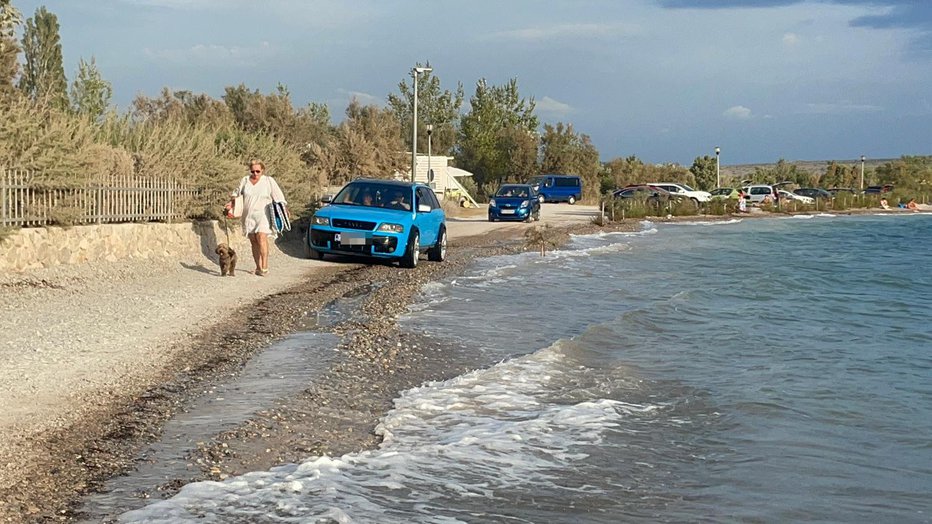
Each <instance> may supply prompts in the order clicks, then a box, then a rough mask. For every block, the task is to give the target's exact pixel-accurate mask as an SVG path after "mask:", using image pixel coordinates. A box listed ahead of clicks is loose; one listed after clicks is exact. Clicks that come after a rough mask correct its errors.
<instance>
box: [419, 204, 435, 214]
mask: <svg viewBox="0 0 932 524" xmlns="http://www.w3.org/2000/svg"><path fill="white" fill-rule="evenodd" d="M431 211H432V209H431V208H430V206H429V205H427V204H418V206H417V212H418V213H430V212H431Z"/></svg>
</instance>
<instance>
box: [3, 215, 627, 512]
mask: <svg viewBox="0 0 932 524" xmlns="http://www.w3.org/2000/svg"><path fill="white" fill-rule="evenodd" d="M544 210H545V211H544V219H543V223H544V224H550V225H552V226H554V228H555V230H558V231H559V234H560V235H562V236H563V237H564V238H565V236H566V235H565V233H566V232H567V231H585V230H591V228H593V227H594V226H592V225H591V218H592V217H593V216H594V215H595V214H596V213H597V210H596V209H595V208H594V207H587V206H581V205H576V206H567V205H548V206H545V207H544ZM448 227H449V231H450V250H449V258H448V260H447V261H446V262H444V263H442V264H435V263H425V264H420V265H419V267H418V268H417V269H416V270H414V271H409V270H400V269H399V268H397V267H394V266H388V265H366V264H360V263H359V262H358V261H354V260H352V259H342V260H336V261H328V260H325V261H316V260H306V259H303V258H300V257H296V256H292V255H289V254H287V253H294V252H296V251H298V250H297V249H294V247H295V246H288V245H280V246H279V248H278V249H276V250H274V253H273V256H272V265H271V268H272V272H271V274H270V275H268V276H267V277H256V276H254V275H250V274H249V273H248V272H247V270H248V268H249V267H250V265H249V264H250V262H249V261H245V263H241V266H240V267H241V268H243V269H242V271H239V272H238V273H237V277H236V278H219V271H218V268H217V266H216V264H215V263H214V261H212V260H209V259H208V258H207V257H199V258H198V259H191V260H160V261H151V260H149V261H122V262H114V263H107V264H100V265H93V266H89V265H82V266H61V267H56V268H50V269H43V270H35V271H30V272H28V273H17V274H5V275H0V288H2V289H3V293H2V298H0V309H2V310H3V312H4V315H3V316H2V318H0V333H3V337H2V342H0V352H2V356H3V358H2V359H0V399H2V403H3V406H2V409H0V434H2V438H0V464H3V466H4V467H3V468H0V519H3V520H4V521H8V522H22V521H47V520H75V519H79V518H81V517H82V516H81V515H80V514H79V513H78V509H79V507H80V506H79V503H80V501H81V499H82V496H83V495H84V494H86V493H89V492H94V491H95V490H96V489H99V488H100V486H101V483H102V482H104V481H105V480H106V479H108V478H111V477H113V476H114V475H117V474H120V473H121V472H125V471H127V470H130V469H131V468H132V467H133V461H134V459H135V458H136V454H137V453H138V452H139V450H140V449H141V448H142V447H143V446H144V445H146V444H147V443H150V442H152V441H153V440H155V439H157V438H158V436H159V434H160V430H161V427H162V426H163V424H164V423H165V422H166V421H167V420H169V419H170V418H171V417H172V415H173V414H175V413H177V412H178V411H179V410H183V409H184V406H185V405H186V403H187V402H189V401H190V400H192V399H194V398H196V397H197V396H198V395H200V394H201V393H203V390H204V388H205V387H207V386H205V385H207V384H215V383H217V382H218V381H219V382H222V381H223V380H229V377H234V376H236V374H237V373H238V371H239V370H240V369H241V368H242V367H243V365H244V363H245V362H247V361H249V359H250V358H251V357H253V356H254V355H256V354H258V353H259V352H261V351H262V350H263V349H265V348H267V347H268V346H269V344H270V343H272V342H273V341H275V340H278V339H281V338H282V337H284V336H286V335H288V334H290V333H293V332H295V331H299V330H301V329H302V326H305V325H306V323H307V319H308V318H311V317H313V316H314V315H315V314H316V313H317V312H318V311H319V310H320V309H321V308H322V307H324V306H326V305H327V304H329V303H332V302H333V301H334V300H336V299H338V298H340V297H344V296H348V295H358V296H362V297H363V300H362V301H361V303H360V306H359V315H358V316H357V317H354V318H350V319H347V320H346V321H344V322H341V323H338V324H336V325H335V326H332V328H329V330H331V331H332V332H333V333H335V334H337V335H338V336H340V337H341V339H340V340H341V342H340V346H339V348H338V349H339V352H338V355H339V356H338V358H336V359H335V360H334V361H333V363H331V364H330V366H329V369H328V370H327V372H326V373H325V374H324V376H323V377H322V378H321V379H320V380H317V381H315V382H314V384H311V385H310V387H308V388H307V389H305V390H304V391H303V392H302V393H301V394H299V395H295V396H293V397H292V398H289V399H287V402H284V403H283V404H281V406H280V407H279V408H277V409H275V410H264V411H262V412H260V413H257V414H256V415H255V417H253V418H252V419H250V420H249V421H247V423H245V424H242V425H241V426H240V427H237V428H236V429H234V430H232V431H228V432H225V433H224V434H221V435H216V436H215V438H214V439H212V441H210V442H205V443H203V445H199V446H198V453H197V455H199V456H196V457H191V462H192V464H194V465H196V469H197V472H196V474H194V475H192V476H191V477H190V478H184V479H176V481H175V482H173V483H168V484H166V485H163V486H159V489H158V491H159V492H158V493H151V494H150V493H145V494H142V495H141V496H143V497H158V496H166V495H170V494H171V493H172V492H173V491H174V490H177V488H179V487H180V486H181V485H183V484H184V483H186V482H189V481H191V480H196V479H206V478H214V479H222V478H226V477H228V476H229V475H235V474H239V473H243V472H246V471H250V470H257V469H267V468H269V467H272V466H274V465H276V464H281V463H286V462H290V461H297V460H300V459H301V458H303V457H307V456H309V455H313V454H324V453H326V454H332V455H333V454H342V453H347V452H350V451H354V450H359V449H364V448H367V447H371V446H374V445H376V444H377V441H376V438H375V436H374V434H373V432H372V430H373V428H374V427H375V424H376V423H377V421H378V418H379V417H380V416H381V415H382V414H384V413H385V412H386V411H387V410H388V409H389V408H390V406H391V400H392V399H393V398H394V397H395V396H396V394H397V393H398V392H399V391H403V390H404V389H407V388H410V387H414V386H417V385H419V384H421V383H423V382H424V381H426V380H436V379H442V378H445V377H449V376H453V375H455V374H457V373H459V372H461V371H462V370H458V369H456V368H454V367H451V366H449V365H446V364H445V362H444V359H443V355H442V354H441V352H439V351H438V350H437V348H431V347H427V346H426V345H425V344H420V343H419V341H418V340H417V337H416V335H415V334H410V333H403V332H399V331H398V329H397V327H396V325H395V322H394V319H395V318H396V317H397V316H398V315H399V314H403V313H404V312H405V311H406V309H407V307H408V305H409V304H410V303H411V302H412V300H414V299H415V298H416V296H417V294H418V293H419V290H420V288H421V286H423V284H425V283H426V282H429V281H431V280H435V279H439V278H443V277H445V276H449V275H453V274H456V273H457V272H458V271H462V270H463V269H464V268H465V267H466V266H467V265H468V264H469V262H470V261H471V260H472V259H474V258H475V257H479V256H488V255H492V254H496V253H503V252H515V251H520V250H523V249H524V245H523V244H524V242H523V232H524V230H525V229H526V228H528V227H532V225H530V224H522V223H508V224H502V223H495V224H490V223H488V222H487V221H485V216H484V213H473V214H472V215H471V216H463V217H459V218H451V219H450V220H449V222H448ZM621 227H623V228H630V227H636V223H634V222H632V223H629V224H624V225H622V226H621ZM84 516H85V517H86V515H84Z"/></svg>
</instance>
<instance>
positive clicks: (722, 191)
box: [709, 187, 741, 200]
mask: <svg viewBox="0 0 932 524" xmlns="http://www.w3.org/2000/svg"><path fill="white" fill-rule="evenodd" d="M740 193H741V192H740V191H738V190H737V189H735V188H733V187H717V188H715V189H713V190H712V191H710V192H709V194H710V195H712V200H738V195H740Z"/></svg>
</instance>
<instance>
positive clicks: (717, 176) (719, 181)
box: [715, 146, 722, 187]
mask: <svg viewBox="0 0 932 524" xmlns="http://www.w3.org/2000/svg"><path fill="white" fill-rule="evenodd" d="M721 152H722V150H721V148H719V147H718V146H715V187H722V179H721V176H720V174H719V173H720V170H719V163H718V154H719V153H721Z"/></svg>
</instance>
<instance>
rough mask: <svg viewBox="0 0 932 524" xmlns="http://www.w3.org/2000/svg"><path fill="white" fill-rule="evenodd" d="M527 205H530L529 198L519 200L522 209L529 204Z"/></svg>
mask: <svg viewBox="0 0 932 524" xmlns="http://www.w3.org/2000/svg"><path fill="white" fill-rule="evenodd" d="M529 205H531V201H530V200H525V201H524V202H521V208H522V209H523V208H525V207H527V206H529Z"/></svg>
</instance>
